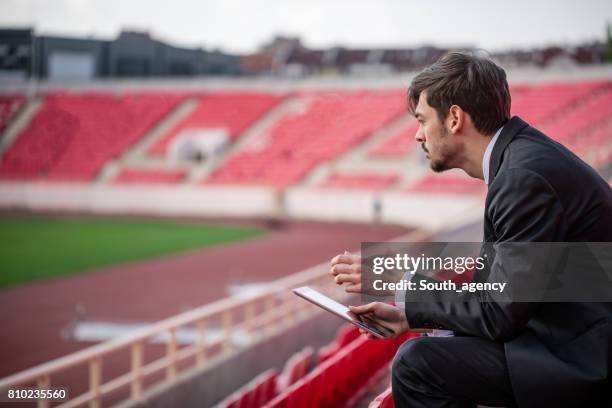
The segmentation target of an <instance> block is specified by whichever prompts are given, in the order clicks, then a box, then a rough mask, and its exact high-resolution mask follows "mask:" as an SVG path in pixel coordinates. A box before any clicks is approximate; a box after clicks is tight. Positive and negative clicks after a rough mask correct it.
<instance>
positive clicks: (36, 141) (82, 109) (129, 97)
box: [0, 93, 183, 181]
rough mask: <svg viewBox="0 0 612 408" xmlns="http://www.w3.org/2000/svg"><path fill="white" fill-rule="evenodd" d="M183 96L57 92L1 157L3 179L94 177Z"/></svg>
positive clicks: (0, 171)
mask: <svg viewBox="0 0 612 408" xmlns="http://www.w3.org/2000/svg"><path fill="white" fill-rule="evenodd" d="M182 98H183V96H182V95H178V94H170V93H164V94H158V93H135V94H123V95H113V94H102V93H83V94H69V93H54V94H49V95H47V96H45V97H44V103H43V105H42V107H41V109H40V110H39V111H38V112H37V114H36V115H35V117H34V118H33V120H32V121H31V122H30V124H29V125H28V126H27V128H26V129H24V130H23V131H22V132H21V133H20V134H19V136H18V137H17V140H16V141H15V142H14V143H13V144H12V145H11V146H10V147H9V149H8V150H7V151H6V152H5V154H4V155H3V156H2V157H1V158H0V177H1V178H12V179H38V178H46V179H49V180H65V181H90V180H92V179H93V178H94V177H95V176H96V174H97V173H98V172H99V171H100V170H101V168H102V167H103V166H104V164H105V163H106V162H108V161H109V160H112V159H114V158H116V157H118V156H119V155H120V154H121V153H123V152H124V151H125V150H126V149H127V148H128V147H129V146H130V145H132V144H133V143H135V142H136V141H137V140H139V139H140V138H141V137H142V136H144V134H145V133H146V132H147V131H148V130H150V129H151V128H152V127H153V126H154V125H155V124H156V123H157V122H159V121H160V120H161V119H162V118H163V117H164V116H165V115H167V114H168V113H169V112H170V110H171V109H173V108H174V107H175V106H176V105H177V103H178V102H179V101H180V100H182Z"/></svg>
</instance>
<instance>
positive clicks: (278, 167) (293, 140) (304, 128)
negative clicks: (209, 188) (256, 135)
mask: <svg viewBox="0 0 612 408" xmlns="http://www.w3.org/2000/svg"><path fill="white" fill-rule="evenodd" d="M299 97H300V98H302V99H303V100H304V101H305V102H306V101H307V103H308V107H307V108H306V109H304V110H303V111H301V112H298V113H296V114H294V115H291V116H285V117H283V118H281V119H280V120H279V121H278V122H277V123H276V124H275V125H273V126H272V128H271V129H270V130H269V131H268V134H267V135H266V140H267V144H266V145H265V146H262V147H259V148H256V149H252V150H249V151H242V152H239V153H237V154H236V155H235V156H233V157H232V158H231V159H230V160H229V161H228V162H227V163H226V164H225V165H224V166H223V167H221V168H220V169H218V170H217V171H216V172H215V173H214V174H213V175H212V177H210V178H209V179H208V180H206V181H205V182H206V183H216V184H226V183H227V184H267V185H274V186H278V187H285V186H288V185H290V184H293V183H296V182H298V181H299V180H301V179H302V178H303V177H304V176H305V175H306V174H307V173H308V172H310V171H311V170H312V169H313V168H314V167H315V166H317V165H318V164H320V163H323V162H325V161H328V160H331V159H333V158H335V157H337V156H338V155H340V154H342V153H345V152H346V151H348V150H349V149H350V148H351V147H353V146H355V145H356V144H357V143H359V142H361V141H363V140H364V139H365V138H366V137H368V136H369V135H370V134H371V133H372V132H374V131H375V130H377V129H379V128H380V127H382V126H384V125H386V124H387V123H389V122H390V121H391V120H393V119H395V118H397V117H398V116H400V115H401V114H402V113H403V111H404V107H403V106H402V105H403V100H402V93H400V92H398V91H384V92H383V91H381V92H375V91H371V92H337V93H330V92H319V93H314V94H301V95H300V96H299Z"/></svg>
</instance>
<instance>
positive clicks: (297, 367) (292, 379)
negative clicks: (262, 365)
mask: <svg viewBox="0 0 612 408" xmlns="http://www.w3.org/2000/svg"><path fill="white" fill-rule="evenodd" d="M313 355H314V350H313V349H312V347H306V348H304V349H303V350H302V351H299V352H297V353H296V354H294V355H293V356H292V357H291V358H289V360H287V362H286V363H285V367H284V368H283V372H282V373H281V374H278V372H277V371H276V370H275V369H270V370H267V371H265V372H263V373H261V374H260V375H258V376H257V377H255V378H254V379H253V380H252V381H250V382H249V383H248V384H246V385H245V386H244V387H241V388H240V389H239V390H237V391H235V392H233V393H232V394H231V395H230V396H228V397H227V398H226V399H224V400H223V401H221V402H220V403H219V404H218V405H217V408H260V407H262V406H263V405H265V404H266V403H268V402H269V401H271V400H272V399H273V398H274V397H275V396H276V395H278V394H279V393H281V392H283V391H284V390H286V389H287V388H289V387H290V386H291V385H292V384H294V383H296V382H297V381H299V380H300V379H301V378H303V377H304V376H305V375H306V374H307V373H308V370H309V369H310V364H311V362H312V358H313Z"/></svg>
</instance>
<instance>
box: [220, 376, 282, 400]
mask: <svg viewBox="0 0 612 408" xmlns="http://www.w3.org/2000/svg"><path fill="white" fill-rule="evenodd" d="M277 378H278V373H277V372H276V370H274V369H270V370H268V371H265V372H263V373H261V374H260V375H258V376H257V377H255V378H254V379H253V380H252V381H250V382H249V383H248V384H247V385H245V386H244V387H242V388H240V389H239V390H237V391H235V392H233V393H232V394H231V395H230V396H229V397H227V398H226V399H225V400H223V401H222V402H220V403H219V404H218V405H217V406H216V407H217V408H259V407H261V406H263V405H265V404H266V403H267V402H268V401H270V400H272V398H274V396H275V395H276V381H277Z"/></svg>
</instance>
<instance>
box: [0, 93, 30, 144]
mask: <svg viewBox="0 0 612 408" xmlns="http://www.w3.org/2000/svg"><path fill="white" fill-rule="evenodd" d="M25 101H26V98H25V96H23V95H10V94H9V95H0V136H2V132H4V129H6V127H7V126H8V124H9V122H10V121H11V120H12V119H13V118H14V117H15V116H16V115H17V113H19V111H20V110H21V108H23V106H24V105H25Z"/></svg>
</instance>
